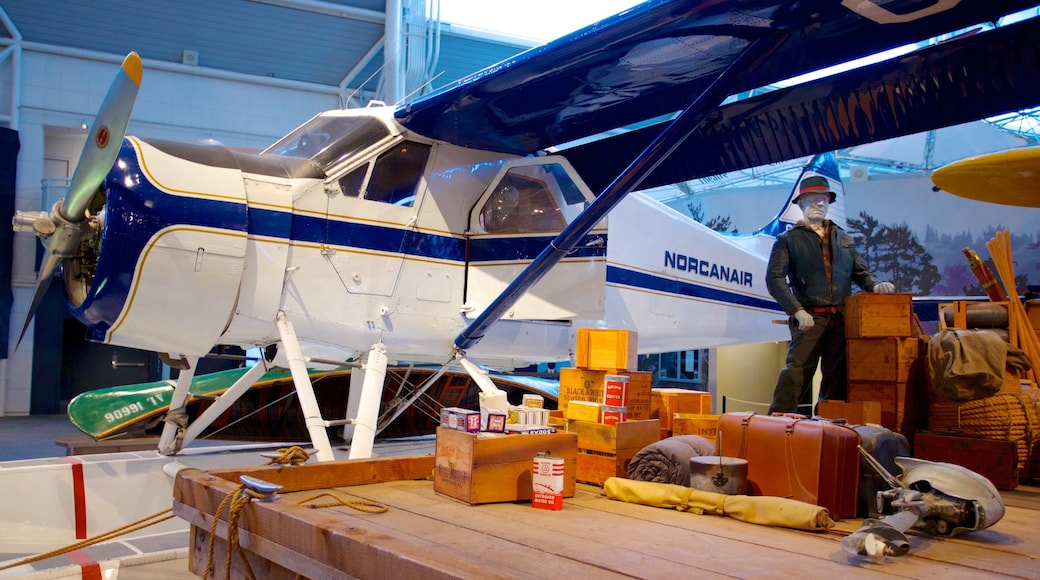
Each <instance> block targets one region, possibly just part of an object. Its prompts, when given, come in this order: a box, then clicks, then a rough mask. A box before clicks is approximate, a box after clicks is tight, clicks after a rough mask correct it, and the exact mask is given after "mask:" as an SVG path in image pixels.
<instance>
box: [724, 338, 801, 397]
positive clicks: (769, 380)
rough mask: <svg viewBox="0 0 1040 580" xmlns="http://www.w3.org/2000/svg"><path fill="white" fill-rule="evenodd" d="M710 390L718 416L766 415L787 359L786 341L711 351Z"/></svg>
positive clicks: (727, 347)
mask: <svg viewBox="0 0 1040 580" xmlns="http://www.w3.org/2000/svg"><path fill="white" fill-rule="evenodd" d="M709 352H710V354H709V357H710V358H709V362H708V365H709V368H710V369H711V370H710V373H709V379H708V390H709V391H710V392H711V396H712V405H713V406H714V407H715V413H722V399H723V397H725V398H727V404H726V411H754V412H756V413H767V412H768V411H769V403H770V402H771V401H772V400H773V387H774V386H775V385H776V377H777V374H778V373H779V372H780V369H782V368H783V367H784V361H785V359H786V357H787V341H781V342H757V343H753V344H742V345H736V346H725V347H721V348H715V349H711V350H710V351H709Z"/></svg>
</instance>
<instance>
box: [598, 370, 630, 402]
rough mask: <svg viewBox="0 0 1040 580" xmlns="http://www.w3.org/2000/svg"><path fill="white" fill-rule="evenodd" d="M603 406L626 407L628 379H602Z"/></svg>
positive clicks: (619, 377)
mask: <svg viewBox="0 0 1040 580" xmlns="http://www.w3.org/2000/svg"><path fill="white" fill-rule="evenodd" d="M603 404H604V405H606V406H608V407H627V406H628V377H626V376H624V375H605V376H604V377H603Z"/></svg>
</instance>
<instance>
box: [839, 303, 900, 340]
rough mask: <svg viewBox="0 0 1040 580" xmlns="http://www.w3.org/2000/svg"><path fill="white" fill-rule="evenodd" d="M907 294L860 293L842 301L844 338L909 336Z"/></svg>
mask: <svg viewBox="0 0 1040 580" xmlns="http://www.w3.org/2000/svg"><path fill="white" fill-rule="evenodd" d="M913 311H914V310H913V303H912V301H911V298H910V294H874V293H873V292H860V293H858V294H853V295H852V296H849V298H848V299H847V300H846V301H845V338H867V337H872V338H881V337H907V336H912V333H911V332H912V331H911V329H912V328H913V323H912V321H913Z"/></svg>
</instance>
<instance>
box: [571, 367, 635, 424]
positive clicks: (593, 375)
mask: <svg viewBox="0 0 1040 580" xmlns="http://www.w3.org/2000/svg"><path fill="white" fill-rule="evenodd" d="M611 374H617V375H624V376H626V377H628V405H627V407H628V418H629V419H630V420H645V419H649V418H650V388H651V385H652V384H653V379H654V376H653V373H651V372H646V371H625V372H608V371H594V370H589V369H581V368H575V367H564V368H562V369H560V394H559V399H558V404H557V408H558V409H559V410H560V411H562V412H563V413H566V412H567V404H568V403H569V402H570V401H588V402H592V403H602V402H603V391H604V385H605V384H606V383H605V382H604V381H605V380H606V376H607V375H611Z"/></svg>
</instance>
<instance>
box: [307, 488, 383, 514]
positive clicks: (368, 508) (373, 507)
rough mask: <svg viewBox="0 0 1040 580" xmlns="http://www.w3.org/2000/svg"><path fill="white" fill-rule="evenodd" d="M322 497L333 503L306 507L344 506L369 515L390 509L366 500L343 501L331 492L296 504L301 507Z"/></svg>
mask: <svg viewBox="0 0 1040 580" xmlns="http://www.w3.org/2000/svg"><path fill="white" fill-rule="evenodd" d="M324 496H329V497H331V498H332V499H333V500H335V501H330V502H325V503H316V504H311V505H308V506H306V507H309V508H314V509H318V508H327V507H336V506H346V507H349V508H354V509H356V510H357V511H359V512H365V513H370V514H381V513H385V512H388V511H390V508H388V507H386V506H385V505H383V504H381V503H377V502H374V501H370V500H367V499H343V498H341V497H340V496H338V495H336V494H334V493H332V492H329V491H326V492H323V493H319V494H318V495H315V496H312V497H309V498H307V499H301V500H300V501H298V502H296V503H297V504H301V505H302V504H305V503H309V502H312V501H314V500H316V499H318V498H320V497H324Z"/></svg>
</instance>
